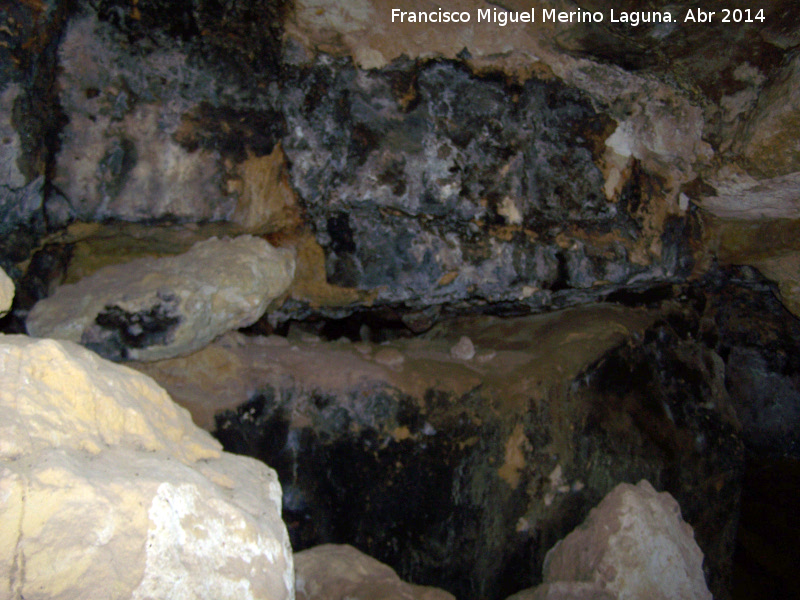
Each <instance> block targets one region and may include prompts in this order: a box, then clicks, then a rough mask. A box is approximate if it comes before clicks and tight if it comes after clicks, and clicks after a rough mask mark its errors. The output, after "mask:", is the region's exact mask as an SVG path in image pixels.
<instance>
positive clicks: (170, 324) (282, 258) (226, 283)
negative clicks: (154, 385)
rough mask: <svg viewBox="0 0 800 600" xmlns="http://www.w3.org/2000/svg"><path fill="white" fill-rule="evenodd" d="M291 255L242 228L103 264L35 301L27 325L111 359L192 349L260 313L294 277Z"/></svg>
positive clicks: (157, 356) (33, 331) (149, 356)
mask: <svg viewBox="0 0 800 600" xmlns="http://www.w3.org/2000/svg"><path fill="white" fill-rule="evenodd" d="M294 266H295V262H294V256H293V254H292V253H291V252H290V251H289V250H279V249H275V248H273V247H272V246H270V245H269V244H268V243H267V242H266V241H264V240H262V239H259V238H255V237H251V236H240V237H238V238H235V239H228V240H219V239H216V238H211V239H209V240H206V241H203V242H199V243H197V244H195V245H194V246H193V247H192V249H191V250H189V251H188V252H186V253H184V254H182V255H179V256H172V257H165V258H161V259H147V258H144V259H140V260H136V261H132V262H130V263H127V264H123V265H116V266H113V267H107V268H105V269H101V270H100V271H98V272H97V273H95V274H94V275H91V276H90V277H87V278H85V279H82V280H81V281H79V282H78V283H76V284H73V285H65V286H62V287H60V288H58V289H57V290H56V293H55V294H54V295H53V296H51V297H49V298H46V299H44V300H42V301H40V302H38V303H37V304H36V306H35V307H34V308H33V310H32V311H31V313H30V315H29V316H28V320H27V327H28V332H29V333H30V334H31V335H35V336H41V337H45V336H48V337H54V338H58V339H67V340H72V341H75V342H80V343H82V344H84V345H85V346H87V347H89V348H91V349H93V350H95V351H97V352H98V353H100V354H101V355H103V356H106V357H108V358H113V359H117V360H119V359H139V360H156V359H160V358H168V357H172V356H178V355H181V354H188V353H190V352H193V351H196V350H198V349H200V348H202V347H203V346H205V345H206V344H208V343H209V342H210V341H211V340H213V339H214V338H215V337H217V336H218V335H220V334H222V333H224V332H226V331H229V330H231V329H237V328H240V327H246V326H247V325H250V324H252V323H253V322H255V321H256V320H258V319H259V318H260V317H261V315H263V314H264V311H265V310H266V309H267V306H268V305H269V303H270V302H271V301H273V300H274V299H275V298H277V297H279V296H280V295H281V294H283V293H284V292H285V291H286V290H288V288H289V285H290V284H291V282H292V278H293V276H294Z"/></svg>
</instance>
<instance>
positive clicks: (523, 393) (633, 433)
mask: <svg viewBox="0 0 800 600" xmlns="http://www.w3.org/2000/svg"><path fill="white" fill-rule="evenodd" d="M664 310H665V311H666V312H664V313H661V312H659V310H656V309H654V311H653V312H650V311H645V310H635V309H626V308H622V307H619V306H616V307H612V306H591V307H585V308H582V309H570V310H566V311H562V312H558V313H552V314H548V315H539V316H534V317H525V318H508V319H499V318H489V317H484V318H473V319H466V320H460V321H458V322H454V323H441V324H439V325H437V326H436V327H434V328H433V329H431V330H430V331H429V332H428V333H427V334H426V335H425V336H422V337H417V338H409V339H395V340H392V341H387V342H384V343H382V344H374V343H369V342H364V341H360V342H358V343H350V342H348V341H347V340H344V339H342V340H339V341H338V342H326V341H324V340H320V339H319V338H318V337H314V338H312V337H308V336H306V337H304V336H302V335H290V336H289V338H288V339H287V338H282V337H277V336H271V337H247V336H244V335H242V334H228V335H226V336H224V337H223V338H221V339H220V340H218V341H217V342H216V343H214V344H212V345H210V346H208V347H207V348H205V349H204V350H202V351H200V352H198V353H196V354H194V355H190V356H186V357H182V358H176V359H171V360H165V361H158V362H152V363H139V364H136V367H137V368H139V369H142V370H144V371H145V372H146V373H148V374H150V375H152V376H153V377H154V378H155V379H156V380H158V381H159V382H161V383H162V384H163V385H164V386H165V387H166V388H167V389H168V390H169V391H170V393H171V394H172V395H173V397H174V398H176V400H177V401H178V402H180V403H181V404H183V405H184V406H187V407H189V408H190V409H191V410H192V413H193V414H194V415H195V418H196V419H197V420H198V422H199V423H202V424H203V426H205V427H208V428H213V427H216V435H217V436H218V437H219V439H220V440H221V441H223V443H224V445H225V448H226V449H227V450H229V451H233V452H237V453H244V454H248V455H251V456H256V457H260V458H262V459H263V460H265V462H267V463H268V464H270V465H272V466H273V467H274V468H276V470H277V471H278V473H279V476H280V477H281V481H282V483H283V485H284V489H285V490H286V500H285V505H284V519H285V521H286V523H287V527H288V528H289V531H290V535H291V536H292V541H293V545H294V547H295V549H297V550H301V549H304V548H309V547H313V546H316V545H318V544H321V543H329V542H333V543H347V544H352V545H354V546H357V547H359V548H362V549H363V550H364V551H365V552H368V553H369V554H370V555H371V556H374V557H375V558H376V559H377V560H380V561H381V562H383V563H386V564H388V565H390V566H391V567H392V568H393V569H395V570H396V571H397V572H398V574H399V575H400V576H401V577H402V578H403V579H405V580H407V581H413V582H414V583H417V584H424V585H433V586H436V587H439V588H443V589H446V590H447V591H449V592H450V593H453V594H454V595H455V596H457V597H458V598H462V599H464V600H468V599H470V598H474V599H478V598H480V599H482V600H487V599H491V600H500V599H502V598H505V597H506V596H508V595H509V594H510V593H512V592H514V591H516V590H519V589H523V588H527V587H530V586H531V585H533V584H535V583H537V578H538V577H539V573H540V568H541V564H542V561H543V560H544V554H545V551H546V550H547V549H548V548H549V547H550V546H551V545H552V544H553V543H555V541H557V540H558V539H560V538H562V537H563V536H564V535H566V534H567V533H568V532H569V531H570V530H571V529H572V528H574V527H575V526H577V525H578V524H579V522H580V521H581V520H582V519H583V517H584V516H585V515H586V514H587V513H588V511H589V509H590V508H591V507H592V506H595V505H596V504H597V502H599V500H600V499H601V498H602V497H603V496H604V495H605V494H606V493H607V492H608V491H610V490H611V489H612V488H613V487H614V486H615V485H616V484H617V483H618V482H619V481H624V480H635V481H638V480H639V479H641V478H645V477H646V478H648V479H649V480H652V481H656V482H658V484H659V485H662V486H664V488H665V489H669V490H670V491H671V492H672V493H673V494H674V495H675V496H676V497H677V498H679V500H680V501H681V502H682V503H685V504H686V509H685V514H686V515H687V520H688V521H689V522H691V523H692V524H693V525H694V526H695V528H696V531H697V535H698V540H699V541H700V544H701V546H702V547H703V549H704V551H706V554H707V557H708V561H709V565H711V566H710V570H711V572H712V573H714V578H715V579H714V581H715V582H716V583H715V585H716V586H717V588H716V589H719V590H723V589H725V587H726V586H727V583H725V582H726V581H727V578H728V577H729V575H728V574H729V569H730V556H731V553H732V550H733V536H734V535H735V515H736V514H737V513H736V511H737V506H738V504H737V499H738V493H739V481H740V476H741V468H742V449H741V444H740V442H739V441H738V432H737V428H736V425H735V422H734V421H732V420H731V415H730V412H731V410H730V406H729V399H728V395H727V392H726V390H725V387H724V376H723V375H724V374H723V369H724V365H723V364H722V363H721V361H720V360H719V358H715V355H714V353H713V352H710V351H708V350H707V349H704V348H703V347H702V345H700V344H699V343H698V342H697V338H696V337H694V336H697V335H698V333H697V319H698V317H697V315H694V316H692V313H691V310H689V309H688V308H687V307H683V308H680V309H678V310H677V312H673V311H674V310H675V307H672V308H669V307H668V306H667V307H664ZM684 311H688V312H684ZM462 336H467V337H469V339H470V340H471V341H472V342H473V345H474V348H475V349H476V353H475V356H474V358H473V359H472V360H464V359H463V358H458V357H454V356H453V355H452V354H451V349H452V348H453V346H454V345H456V344H457V343H458V341H459V340H460V339H461V337H462ZM225 409H227V411H225ZM712 498H713V500H712ZM519 564H526V565H531V567H530V569H531V570H525V569H519V568H518V565H519Z"/></svg>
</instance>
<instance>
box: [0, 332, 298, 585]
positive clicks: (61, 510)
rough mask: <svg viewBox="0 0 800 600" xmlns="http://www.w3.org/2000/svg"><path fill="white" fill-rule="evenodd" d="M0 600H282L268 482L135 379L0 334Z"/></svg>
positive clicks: (69, 346)
mask: <svg viewBox="0 0 800 600" xmlns="http://www.w3.org/2000/svg"><path fill="white" fill-rule="evenodd" d="M0 423H2V424H1V425H0V461H2V462H0V498H2V501H0V589H1V590H3V594H8V595H2V596H1V597H3V598H5V597H9V598H23V597H24V598H49V599H64V600H66V599H74V598H110V599H120V600H122V599H128V598H135V599H145V598H148V599H150V598H182V599H186V600H195V599H197V600H200V599H208V600H211V599H215V600H216V599H230V600H234V599H236V600H238V599H245V600H249V599H254V598H271V599H272V598H274V599H276V600H290V599H292V598H294V571H293V558H292V551H291V547H290V545H289V539H288V534H287V532H286V528H285V526H284V524H283V521H282V520H281V517H280V511H281V488H280V484H279V483H278V479H277V476H276V474H275V472H274V471H273V470H272V469H270V468H269V467H267V466H266V465H264V464H263V463H260V462H258V461H256V460H254V459H250V458H245V457H240V456H233V455H230V454H227V453H224V452H221V451H220V446H219V444H218V443H217V442H216V441H215V440H214V439H213V438H212V437H211V436H210V435H209V434H208V433H207V432H204V431H202V430H200V429H198V428H197V427H196V426H194V424H193V423H192V422H191V419H190V418H189V415H188V413H187V412H186V411H185V410H184V409H182V408H179V407H177V406H176V405H175V404H174V403H173V402H172V400H171V399H170V398H169V396H168V395H167V393H166V392H165V391H164V390H163V389H161V388H160V387H159V386H158V385H156V383H155V382H153V381H152V380H151V379H150V378H149V377H147V376H144V375H142V374H140V373H136V372H135V371H133V370H131V369H128V368H126V367H122V366H119V365H115V364H113V363H110V362H108V361H105V360H103V359H101V358H99V357H97V356H96V355H94V354H93V353H91V352H89V351H87V350H85V349H84V348H81V347H80V346H78V345H76V344H73V343H70V342H58V341H55V340H36V339H32V338H28V337H26V336H5V335H0Z"/></svg>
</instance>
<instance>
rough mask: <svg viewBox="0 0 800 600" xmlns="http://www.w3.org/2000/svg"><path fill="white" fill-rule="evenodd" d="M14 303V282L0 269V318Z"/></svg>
mask: <svg viewBox="0 0 800 600" xmlns="http://www.w3.org/2000/svg"><path fill="white" fill-rule="evenodd" d="M13 301H14V282H13V281H11V278H10V277H9V276H8V275H6V272H5V271H3V269H0V317H2V316H3V315H4V314H6V313H7V312H8V310H9V309H10V308H11V303H12V302H13Z"/></svg>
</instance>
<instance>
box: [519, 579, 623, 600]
mask: <svg viewBox="0 0 800 600" xmlns="http://www.w3.org/2000/svg"><path fill="white" fill-rule="evenodd" d="M506 600H617V597H616V596H615V595H614V594H612V593H611V592H609V591H608V590H605V589H603V587H602V586H601V585H600V584H598V583H587V582H581V581H557V582H555V583H543V584H542V585H539V586H537V587H535V588H530V589H527V590H523V591H521V592H517V593H516V594H514V595H513V596H509V597H508V598H506Z"/></svg>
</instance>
